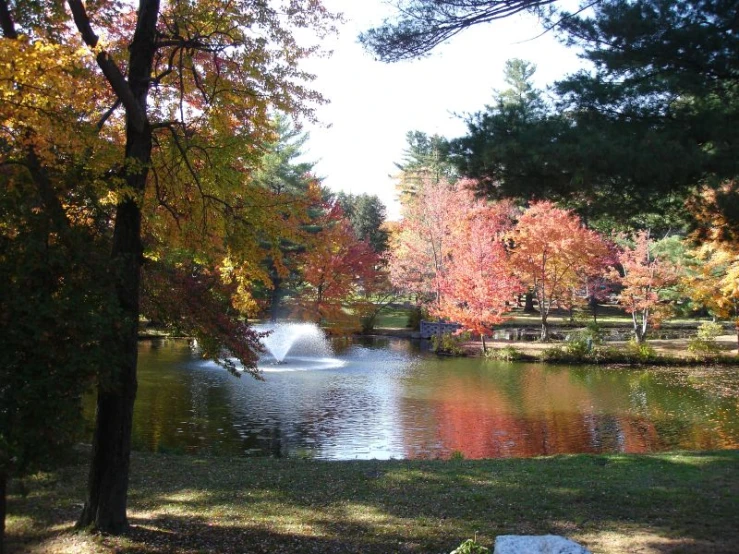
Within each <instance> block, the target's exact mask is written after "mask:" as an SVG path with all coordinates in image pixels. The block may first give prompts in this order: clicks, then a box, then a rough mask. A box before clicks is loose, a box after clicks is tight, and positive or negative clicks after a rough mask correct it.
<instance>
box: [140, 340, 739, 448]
mask: <svg viewBox="0 0 739 554" xmlns="http://www.w3.org/2000/svg"><path fill="white" fill-rule="evenodd" d="M334 349H335V351H336V354H335V356H334V363H328V364H324V365H322V366H320V367H317V368H299V369H292V370H291V369H290V367H289V366H287V367H283V366H267V369H266V371H265V372H264V381H258V380H255V379H253V378H252V377H249V376H242V377H241V378H237V377H234V376H232V375H230V374H228V373H227V372H226V371H225V370H224V369H222V368H221V367H219V366H216V365H215V364H213V363H211V362H207V361H204V360H202V359H200V358H199V357H198V356H197V354H196V353H195V352H193V350H192V349H191V348H190V346H189V345H188V343H187V341H177V340H164V341H142V342H141V343H140V347H139V392H138V397H137V402H136V408H135V415H134V448H136V449H140V450H150V451H160V452H181V453H199V454H220V455H222V454H227V455H247V456H249V455H262V456H264V455H267V456H289V457H311V458H318V459H329V460H346V459H372V458H377V459H388V458H409V459H410V458H448V457H450V456H458V455H463V456H464V457H465V458H498V457H523V456H539V455H549V454H561V453H577V452H592V453H602V452H603V453H604V452H656V451H663V450H675V449H685V450H709V449H727V448H738V447H739V405H738V398H739V394H738V393H737V391H738V390H739V371H738V370H737V368H734V367H731V368H728V367H723V368H705V369H700V368H692V369H685V368H670V369H650V370H647V369H604V368H596V367H565V366H552V365H543V364H524V363H507V362H494V361H487V360H484V359H476V358H456V359H452V358H438V357H436V356H434V355H432V354H429V353H427V352H422V351H421V350H420V349H419V347H418V344H417V343H413V342H412V341H408V340H403V339H375V340H366V341H359V342H348V343H344V342H339V343H336V344H334Z"/></svg>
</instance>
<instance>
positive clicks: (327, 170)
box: [305, 0, 581, 219]
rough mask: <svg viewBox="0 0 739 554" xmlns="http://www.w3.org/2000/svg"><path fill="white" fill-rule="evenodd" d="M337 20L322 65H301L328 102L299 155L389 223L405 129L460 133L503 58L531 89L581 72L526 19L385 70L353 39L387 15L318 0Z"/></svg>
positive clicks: (488, 92) (471, 32)
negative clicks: (518, 68)
mask: <svg viewBox="0 0 739 554" xmlns="http://www.w3.org/2000/svg"><path fill="white" fill-rule="evenodd" d="M324 4H325V5H326V6H327V7H328V8H329V9H332V10H334V11H339V12H342V13H343V14H344V18H345V20H346V22H345V23H344V24H342V25H340V28H339V35H338V37H335V38H332V39H331V40H330V41H327V42H326V43H325V44H324V46H325V48H327V49H332V50H333V51H334V53H333V55H332V56H331V57H330V58H327V59H315V60H310V61H309V62H308V63H307V64H306V65H305V67H306V69H308V70H309V71H311V72H312V73H314V74H315V75H316V80H315V81H314V83H313V86H314V87H315V88H316V89H317V90H318V91H319V92H321V93H322V94H323V96H324V97H326V98H327V99H328V100H329V104H328V105H325V106H320V107H319V108H318V110H317V117H318V120H319V123H317V124H308V125H306V126H305V130H306V131H308V132H309V134H310V139H309V141H308V143H307V145H306V147H305V150H306V152H305V159H306V160H310V161H314V162H317V163H316V166H315V172H316V174H317V175H318V176H319V177H322V178H323V183H324V184H325V185H326V186H328V187H329V188H330V189H332V190H334V191H336V192H338V191H345V192H348V193H354V194H361V193H369V194H375V195H377V196H379V197H380V199H381V200H382V201H383V203H384V204H385V205H386V206H387V208H388V217H389V219H398V217H399V214H400V206H399V204H398V202H397V198H396V191H395V180H394V179H393V177H392V175H394V174H397V172H398V170H397V167H396V166H395V162H400V161H401V160H402V157H403V150H404V149H405V148H406V146H407V144H406V140H405V135H406V133H407V132H408V131H414V130H418V131H423V132H426V133H428V134H435V133H436V134H440V135H442V136H445V137H447V138H454V137H459V136H462V135H463V134H464V132H465V124H464V120H463V118H462V117H461V116H464V114H469V113H473V112H476V111H480V110H482V109H483V108H484V106H485V104H486V103H490V101H491V99H492V97H493V93H494V91H495V90H502V89H504V88H505V83H504V81H503V69H504V65H505V62H506V60H508V59H511V58H521V59H524V60H527V61H530V62H533V63H535V64H536V66H537V72H536V74H535V76H534V81H535V83H536V85H537V86H538V87H540V88H545V87H546V86H547V85H549V84H552V83H553V82H554V81H555V80H557V79H558V78H560V77H563V76H564V75H566V74H567V73H572V72H574V71H576V70H577V69H578V68H579V67H581V61H580V60H579V58H578V57H577V54H576V52H575V51H573V50H571V49H567V48H565V47H564V46H563V45H561V44H560V43H558V42H557V40H556V38H555V37H554V35H553V34H552V33H547V34H544V35H543V36H539V37H538V38H535V37H537V36H538V35H541V33H542V31H543V28H542V26H541V25H540V23H539V22H538V21H537V20H536V18H534V17H532V16H529V15H518V16H513V17H510V18H507V19H504V20H501V21H496V22H492V23H489V24H485V25H478V26H476V27H473V28H470V29H467V30H465V31H463V32H462V33H460V34H459V35H457V36H456V37H454V38H453V39H452V40H451V41H449V42H448V43H446V44H443V45H440V46H438V47H437V48H436V49H435V50H434V51H432V53H431V55H430V56H428V57H426V58H423V59H420V60H413V61H405V62H397V63H394V64H387V63H383V62H379V61H376V60H374V59H373V56H372V55H371V54H370V53H368V52H366V51H364V49H363V48H362V46H361V45H360V44H359V43H358V41H357V36H358V35H359V33H360V32H361V31H363V30H366V29H367V28H369V27H371V26H373V24H374V25H376V24H378V23H380V22H381V21H382V19H383V17H386V16H388V15H391V14H392V13H393V12H392V8H390V7H389V6H387V5H386V4H385V2H383V0H361V1H360V0H352V1H347V0H324Z"/></svg>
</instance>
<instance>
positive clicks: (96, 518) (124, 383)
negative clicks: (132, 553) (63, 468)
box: [78, 200, 141, 534]
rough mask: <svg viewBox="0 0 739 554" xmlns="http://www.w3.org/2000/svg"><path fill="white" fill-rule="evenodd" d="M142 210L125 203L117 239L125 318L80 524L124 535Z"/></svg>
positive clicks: (101, 390)
mask: <svg viewBox="0 0 739 554" xmlns="http://www.w3.org/2000/svg"><path fill="white" fill-rule="evenodd" d="M140 234H141V211H140V209H139V207H138V205H137V204H136V202H135V201H134V200H129V201H127V202H124V203H122V204H120V205H119V206H118V208H117V211H116V224H115V232H114V236H113V254H112V257H113V263H114V264H115V266H116V269H117V270H118V272H119V274H118V284H117V291H116V292H117V295H118V301H119V303H120V307H121V309H122V312H123V314H124V322H123V325H122V328H121V332H120V334H119V338H120V343H119V344H117V345H115V346H114V348H115V350H114V351H115V352H117V353H118V356H116V358H115V362H116V364H117V367H116V368H115V370H114V372H113V374H112V377H111V382H106V381H105V379H103V381H102V382H101V384H100V386H99V387H98V398H97V415H96V420H95V432H94V435H93V443H92V462H91V465H90V474H89V480H88V491H87V493H88V496H87V502H86V503H85V507H84V509H83V511H82V515H81V516H80V520H79V522H78V525H79V526H81V527H90V526H92V527H94V528H96V529H99V530H101V531H104V532H106V533H113V534H118V533H122V532H123V531H125V530H126V529H127V527H128V520H127V517H126V504H127V498H128V472H129V460H130V455H131V430H132V427H133V405H134V401H135V400H136V387H137V382H136V363H137V357H138V316H139V284H140V280H141V275H140V274H141V271H140V270H141V242H140Z"/></svg>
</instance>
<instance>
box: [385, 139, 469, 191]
mask: <svg viewBox="0 0 739 554" xmlns="http://www.w3.org/2000/svg"><path fill="white" fill-rule="evenodd" d="M405 138H406V142H407V147H406V149H405V150H404V151H403V160H402V161H401V162H400V163H396V164H395V165H396V167H397V168H398V169H399V170H400V174H399V176H398V184H397V188H398V191H399V192H400V201H401V202H402V203H406V202H407V201H408V199H409V197H411V196H414V195H415V194H417V193H418V191H419V190H420V188H421V187H422V186H423V184H424V183H426V182H431V183H438V182H440V181H442V180H443V181H448V182H451V183H453V182H455V181H456V175H457V171H456V168H455V167H454V165H453V164H452V162H451V160H450V159H449V143H448V141H447V140H446V139H445V138H444V137H442V136H440V135H427V134H426V133H424V132H422V131H409V132H408V133H406V135H405Z"/></svg>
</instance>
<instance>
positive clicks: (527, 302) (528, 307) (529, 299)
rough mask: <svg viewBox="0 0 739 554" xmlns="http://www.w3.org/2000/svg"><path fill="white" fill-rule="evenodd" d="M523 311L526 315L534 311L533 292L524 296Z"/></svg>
mask: <svg viewBox="0 0 739 554" xmlns="http://www.w3.org/2000/svg"><path fill="white" fill-rule="evenodd" d="M523 311H524V313H526V314H533V313H534V311H535V310H534V293H533V292H527V293H526V294H525V295H524V305H523Z"/></svg>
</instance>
